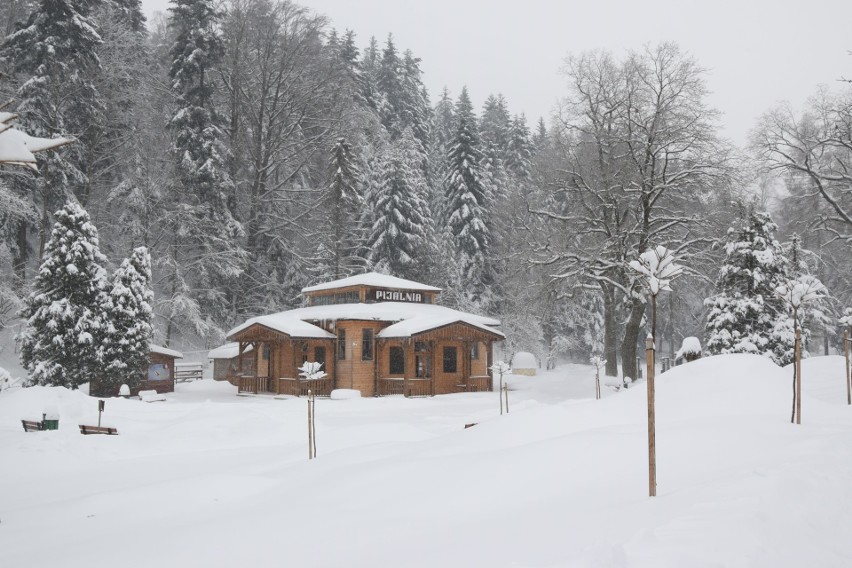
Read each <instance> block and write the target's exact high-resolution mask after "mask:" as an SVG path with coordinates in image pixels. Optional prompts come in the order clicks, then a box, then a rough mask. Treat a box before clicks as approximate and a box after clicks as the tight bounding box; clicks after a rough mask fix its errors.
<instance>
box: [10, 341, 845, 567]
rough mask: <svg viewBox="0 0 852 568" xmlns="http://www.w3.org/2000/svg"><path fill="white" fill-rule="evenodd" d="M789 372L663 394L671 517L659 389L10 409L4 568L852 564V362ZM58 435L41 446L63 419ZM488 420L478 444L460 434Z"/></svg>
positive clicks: (694, 370)
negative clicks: (43, 424)
mask: <svg viewBox="0 0 852 568" xmlns="http://www.w3.org/2000/svg"><path fill="white" fill-rule="evenodd" d="M788 371H789V369H779V368H778V367H776V366H774V365H773V364H772V363H771V362H769V361H768V360H766V359H763V358H760V357H756V356H749V355H728V356H721V357H713V358H705V359H702V360H699V361H696V362H693V363H689V364H686V365H682V366H680V367H676V368H674V369H673V370H671V371H669V372H667V373H665V374H663V375H661V376H660V377H658V381H657V447H658V459H657V461H658V483H659V485H658V496H657V497H656V498H653V499H652V498H649V497H647V490H648V488H647V453H646V452H647V450H646V422H645V417H646V400H645V397H646V394H645V393H646V389H645V383H643V382H640V383H637V384H634V385H631V387H630V388H629V389H627V390H624V391H621V392H618V393H616V392H613V391H611V390H610V389H606V388H605V389H603V394H604V398H603V399H602V400H600V401H596V400H594V370H593V368H592V367H590V366H585V365H568V366H562V367H559V368H557V369H556V370H555V371H548V372H544V373H542V374H541V375H539V376H538V377H521V376H509V377H508V378H507V380H508V382H509V386H510V389H511V390H510V401H509V402H510V411H511V412H510V414H508V415H504V416H500V415H499V402H498V401H499V399H498V398H497V396H498V395H497V393H496V392H495V393H471V394H456V395H445V396H438V397H434V398H427V399H403V398H400V397H388V398H382V399H349V400H318V401H317V404H316V414H317V449H318V455H319V457H318V459H316V460H312V461H308V460H307V447H306V445H307V444H306V436H307V435H306V402H305V400H302V399H295V398H286V399H274V398H271V397H238V396H236V395H235V392H234V388H233V387H231V386H230V385H228V384H222V383H216V382H214V381H199V382H195V383H186V384H178V392H176V393H174V394H171V395H169V396H168V400H167V401H166V402H156V403H150V404H146V403H142V402H139V401H136V400H121V399H110V400H108V401H107V403H106V412H105V414H104V424H106V425H110V426H115V427H117V428H118V429H119V431H120V433H121V434H120V435H119V436H81V435H80V434H79V433H78V431H77V424H80V423H94V422H95V421H96V420H97V403H96V401H95V399H92V398H89V397H87V396H85V395H83V394H82V393H80V392H70V391H67V390H65V389H58V388H42V387H34V388H29V389H15V390H12V391H9V392H6V393H3V394H2V395H0V566H63V567H68V566H71V567H75V566H80V567H84V566H85V567H90V568H91V567H100V566H103V567H107V566H109V567H115V566H122V567H136V566H139V567H143V566H145V567H147V566H152V565H167V566H178V565H184V566H252V567H255V566H257V567H265V566H276V567H277V566H346V567H360V566H393V567H396V566H423V567H426V566H430V567H431V566H451V567H455V566H459V567H469V566H489V567H491V566H506V567H532V566H535V567H554V566H588V567H593V566H594V567H627V566H630V567H634V566H640V567H644V566H649V567H650V566H653V567H655V568H658V567H678V568H681V567H690V568H692V567H705V566H706V567H710V566H726V567H728V566H730V567H746V566H748V567H753V566H759V567H773V568H777V567H784V566H820V567H835V566H836V567H841V566H843V567H847V566H850V565H852V551H850V546H849V544H848V542H847V538H846V537H847V532H848V530H849V528H850V527H852V508H850V507H849V503H850V502H852V485H850V484H849V479H850V476H852V444H850V443H849V429H850V427H852V408H850V407H848V406H847V405H846V398H845V386H844V382H843V381H844V377H843V375H842V372H843V364H842V358H839V357H826V358H813V359H810V360H807V361H805V362H804V364H803V377H804V379H803V381H804V387H803V393H804V399H803V408H802V416H803V420H804V423H803V424H802V425H801V426H793V425H791V424H789V408H790V404H791V400H792V395H791V392H790V385H791V377H790V376H788V375H789V373H788ZM48 406H54V407H56V408H57V409H58V410H59V413H60V415H61V419H60V430H58V431H55V432H36V433H24V432H23V430H22V428H21V426H20V419H21V418H28V419H36V418H38V417H40V415H41V412H42V411H43V409H44V408H45V407H48ZM469 422H477V423H478V425H477V426H476V427H474V428H470V429H466V430H465V429H463V426H464V424H465V423H469Z"/></svg>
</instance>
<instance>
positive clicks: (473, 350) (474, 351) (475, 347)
mask: <svg viewBox="0 0 852 568" xmlns="http://www.w3.org/2000/svg"><path fill="white" fill-rule="evenodd" d="M470 358H471V359H473V360H474V361H475V360H477V359H479V342H478V341H474V342H473V344H471V346H470Z"/></svg>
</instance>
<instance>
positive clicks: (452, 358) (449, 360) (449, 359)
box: [444, 347, 459, 373]
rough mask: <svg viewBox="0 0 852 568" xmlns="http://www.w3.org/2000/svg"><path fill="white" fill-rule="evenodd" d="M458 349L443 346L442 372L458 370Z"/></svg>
mask: <svg viewBox="0 0 852 568" xmlns="http://www.w3.org/2000/svg"><path fill="white" fill-rule="evenodd" d="M458 360H459V355H458V350H457V349H456V348H455V347H444V372H445V373H455V372H456V371H457V370H458Z"/></svg>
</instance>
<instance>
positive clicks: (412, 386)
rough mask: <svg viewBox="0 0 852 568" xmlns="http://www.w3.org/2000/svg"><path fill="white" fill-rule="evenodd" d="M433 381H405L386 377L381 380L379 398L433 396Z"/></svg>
mask: <svg viewBox="0 0 852 568" xmlns="http://www.w3.org/2000/svg"><path fill="white" fill-rule="evenodd" d="M433 393H434V391H433V390H432V379H404V378H402V377H384V378H381V379H379V396H392V395H400V394H401V395H403V396H406V397H425V396H432V395H433Z"/></svg>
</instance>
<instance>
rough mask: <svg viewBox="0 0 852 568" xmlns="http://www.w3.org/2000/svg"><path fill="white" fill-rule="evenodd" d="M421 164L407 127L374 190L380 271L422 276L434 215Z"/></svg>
mask: <svg viewBox="0 0 852 568" xmlns="http://www.w3.org/2000/svg"><path fill="white" fill-rule="evenodd" d="M419 163H420V152H419V150H418V143H417V141H416V140H415V138H414V135H413V133H412V131H411V129H410V128H407V129H405V131H404V132H403V133H402V137H401V138H400V139H399V140H398V141H397V142H396V143H394V144H392V146H391V147H390V149H389V150H388V152H387V153H386V155H385V156H383V158H382V160H381V164H380V168H381V170H380V176H381V177H380V179H379V180H378V183H379V185H378V187H376V188H375V189H374V190H373V200H374V216H375V217H374V222H373V226H372V229H371V234H370V237H369V239H368V245H369V247H370V249H371V257H370V260H371V262H372V263H373V265H374V266H375V267H376V268H377V269H378V270H381V271H385V272H388V273H390V274H393V275H395V276H400V277H402V278H417V277H420V276H421V275H422V271H423V265H424V261H426V260H428V256H427V252H428V251H427V245H428V243H429V234H430V221H429V219H430V216H429V211H428V205H427V204H426V200H425V198H424V194H425V192H426V180H425V178H424V176H423V172H422V170H421V169H420V167H419Z"/></svg>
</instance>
